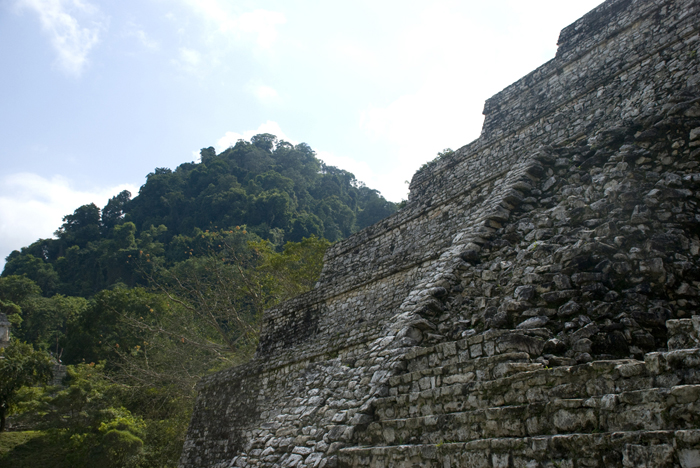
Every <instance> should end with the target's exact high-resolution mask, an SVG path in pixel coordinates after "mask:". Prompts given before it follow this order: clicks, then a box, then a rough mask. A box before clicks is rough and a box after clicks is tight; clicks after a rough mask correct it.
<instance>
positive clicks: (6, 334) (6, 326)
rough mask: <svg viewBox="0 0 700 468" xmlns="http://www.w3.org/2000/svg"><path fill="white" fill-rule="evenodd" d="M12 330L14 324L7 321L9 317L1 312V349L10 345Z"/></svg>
mask: <svg viewBox="0 0 700 468" xmlns="http://www.w3.org/2000/svg"><path fill="white" fill-rule="evenodd" d="M10 328H12V324H11V323H10V321H9V320H8V319H7V315H5V314H3V313H2V312H0V348H4V347H5V346H7V345H8V344H10Z"/></svg>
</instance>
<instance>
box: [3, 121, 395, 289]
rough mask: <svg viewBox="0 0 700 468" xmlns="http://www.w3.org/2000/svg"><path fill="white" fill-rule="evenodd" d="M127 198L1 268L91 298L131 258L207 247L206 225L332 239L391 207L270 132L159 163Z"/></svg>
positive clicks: (185, 254) (119, 276)
mask: <svg viewBox="0 0 700 468" xmlns="http://www.w3.org/2000/svg"><path fill="white" fill-rule="evenodd" d="M146 178H147V180H146V183H145V184H144V185H143V186H142V187H141V189H140V190H139V194H138V196H136V197H134V198H132V197H131V194H130V193H129V192H128V191H124V192H122V193H120V194H118V195H116V196H115V197H113V198H112V199H110V200H109V202H108V203H107V205H106V206H105V207H104V208H102V209H100V208H99V207H97V206H95V205H94V204H90V205H84V206H81V207H79V208H78V209H76V210H75V212H74V213H73V214H69V215H67V216H65V217H64V223H63V225H62V226H61V227H60V228H59V229H58V230H57V231H56V233H55V235H56V237H57V238H55V239H40V240H38V241H36V242H34V243H33V244H31V245H30V246H28V247H24V248H22V249H21V251H14V252H12V253H11V254H10V255H9V256H8V257H7V263H6V265H5V269H4V271H3V273H2V276H8V275H25V276H26V277H28V278H30V279H32V280H33V281H34V282H36V283H37V284H38V285H39V286H40V287H41V290H42V291H43V294H44V295H46V296H52V295H54V294H57V293H59V294H65V295H71V296H83V297H89V296H91V295H93V294H95V293H97V292H98V291H100V290H102V289H104V288H106V287H109V286H110V285H113V284H116V283H123V284H125V285H128V286H134V285H136V284H138V283H139V281H140V278H139V275H137V274H136V272H135V270H134V265H135V263H136V262H133V261H130V259H133V258H134V257H136V256H140V257H143V256H144V255H147V256H148V259H149V262H153V263H157V264H160V265H163V266H166V267H167V266H169V265H174V264H176V263H178V262H180V261H183V260H185V259H187V258H191V257H192V256H197V255H199V254H204V253H205V251H206V250H207V249H208V248H210V247H211V245H210V244H211V242H208V241H211V239H210V238H208V236H209V234H210V233H217V232H219V233H220V232H231V231H233V230H237V231H239V232H245V233H249V234H250V235H251V236H252V238H256V237H259V238H262V239H266V240H269V241H270V242H271V243H272V244H273V245H274V246H278V247H280V246H282V245H283V244H284V243H285V242H287V241H295V242H298V241H300V240H301V239H303V238H306V237H309V236H312V235H315V236H317V237H320V238H326V239H328V240H329V241H336V240H338V239H342V238H344V237H347V236H349V235H350V234H352V233H353V232H355V231H357V230H359V229H362V228H364V227H366V226H369V225H371V224H373V223H375V222H377V221H378V220H380V219H382V218H384V217H386V216H388V215H390V214H391V213H393V212H394V211H396V205H395V204H394V203H391V202H388V201H387V200H385V199H384V198H383V197H382V196H381V195H380V194H379V193H378V192H377V191H376V190H373V189H370V188H368V187H366V186H365V185H364V184H363V183H362V182H359V181H358V180H357V179H355V176H354V175H353V174H351V173H349V172H347V171H344V170H341V169H338V168H336V167H332V166H327V165H325V164H324V163H323V162H322V161H320V160H318V159H317V158H316V156H315V153H314V151H313V150H312V149H311V148H310V147H309V146H308V145H307V144H305V143H301V144H298V145H292V144H290V143H287V142H285V141H278V140H277V138H276V137H275V136H273V135H270V134H260V135H256V136H254V137H253V138H252V139H251V140H250V142H247V141H243V140H239V141H238V143H236V145H235V146H233V147H230V148H229V149H227V150H225V151H223V152H222V153H220V154H216V151H215V150H214V148H212V147H209V148H205V149H202V150H201V162H199V163H185V164H181V165H180V166H178V167H177V168H176V169H175V170H174V171H173V170H170V169H167V168H157V169H155V171H154V172H152V173H150V174H148V175H147V176H146Z"/></svg>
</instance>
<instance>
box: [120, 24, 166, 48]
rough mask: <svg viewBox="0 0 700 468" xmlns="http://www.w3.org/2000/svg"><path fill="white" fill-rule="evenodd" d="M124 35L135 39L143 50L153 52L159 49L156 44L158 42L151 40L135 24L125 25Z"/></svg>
mask: <svg viewBox="0 0 700 468" xmlns="http://www.w3.org/2000/svg"><path fill="white" fill-rule="evenodd" d="M124 35H125V36H126V37H134V38H136V39H137V40H138V41H139V42H140V43H141V45H142V46H143V47H144V48H145V49H148V50H150V51H151V52H155V51H157V50H159V49H160V44H159V43H158V41H156V40H155V39H153V38H151V37H150V36H149V35H148V34H147V33H146V31H144V30H143V29H141V28H140V27H139V26H138V25H137V24H134V23H132V22H129V24H128V25H127V30H126V32H125V33H124Z"/></svg>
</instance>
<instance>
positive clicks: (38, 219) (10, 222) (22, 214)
mask: <svg viewBox="0 0 700 468" xmlns="http://www.w3.org/2000/svg"><path fill="white" fill-rule="evenodd" d="M122 190H129V191H130V192H131V193H132V194H134V195H136V194H137V193H138V187H135V186H133V185H129V184H121V185H118V186H116V187H108V188H97V189H94V190H78V189H76V188H74V187H73V185H72V183H71V181H69V180H68V179H65V178H63V177H60V176H56V177H53V178H51V179H46V178H44V177H41V176H39V175H36V174H31V173H19V174H12V175H9V176H4V177H2V178H0V270H2V268H3V267H4V262H5V257H6V256H7V255H9V254H10V252H11V251H13V250H19V249H20V248H21V247H26V246H27V245H29V244H31V243H32V242H34V241H36V240H37V239H39V238H48V237H52V236H53V233H54V231H56V229H58V228H59V227H60V226H61V224H62V222H63V221H62V219H63V217H64V216H65V215H67V214H71V213H73V211H75V209H76V208H78V207H80V206H82V205H85V204H89V203H95V204H96V205H97V206H99V207H100V208H102V207H103V206H104V205H106V204H107V201H108V200H109V199H110V198H111V197H113V196H115V195H116V194H118V193H119V192H121V191H122Z"/></svg>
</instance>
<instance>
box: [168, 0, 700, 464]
mask: <svg viewBox="0 0 700 468" xmlns="http://www.w3.org/2000/svg"><path fill="white" fill-rule="evenodd" d="M699 25H700V1H698V0H677V1H672V0H634V1H633V0H608V1H606V2H605V3H603V4H601V5H600V6H599V7H597V8H596V9H595V10H593V11H592V12H591V13H589V14H588V15H586V16H584V17H583V18H581V19H580V20H578V21H577V22H575V23H574V24H572V25H571V26H569V27H567V28H566V29H564V30H563V31H562V33H561V36H560V39H559V50H558V52H557V56H556V57H555V58H554V59H553V60H552V61H550V62H548V63H546V64H545V65H543V66H542V67H540V68H538V69H537V70H535V71H533V72H532V73H530V74H529V75H527V76H526V77H524V78H522V79H521V80H520V81H518V82H516V83H514V84H513V85H511V86H509V87H508V88H506V89H505V90H503V91H502V92H500V93H498V94H497V95H496V96H494V97H492V98H491V99H489V100H488V101H487V102H486V105H485V108H484V114H485V115H486V119H485V122H484V128H483V132H482V135H481V137H480V138H479V139H478V140H476V141H474V142H472V143H470V144H469V145H466V146H465V147H463V148H460V149H459V150H457V151H455V153H454V154H452V155H451V156H449V157H445V158H442V159H440V160H439V161H436V162H435V163H431V164H429V165H428V167H426V168H425V169H423V170H421V171H420V172H418V173H417V174H416V175H415V176H414V178H413V180H412V182H411V194H410V197H409V202H408V204H407V206H406V207H405V208H404V209H402V210H401V211H399V212H398V213H396V214H394V215H392V216H391V217H389V218H387V219H385V220H383V221H381V222H380V223H378V224H376V225H374V226H372V227H370V228H367V229H365V230H363V231H361V232H359V233H357V234H355V235H354V236H352V237H350V238H348V239H347V240H345V241H342V242H339V243H337V244H335V245H333V246H332V247H331V249H330V250H329V251H328V253H327V255H326V259H325V265H324V270H323V273H322V275H321V279H320V281H319V283H318V285H317V287H316V289H314V290H313V291H312V292H309V293H307V294H304V295H302V296H300V297H297V298H295V299H293V300H291V301H289V302H287V303H284V304H282V305H280V306H278V307H276V308H274V309H272V310H269V311H266V314H265V323H264V327H263V332H262V336H261V339H260V345H259V347H258V350H257V353H256V357H255V358H254V359H253V360H252V361H251V362H249V363H248V364H245V365H243V366H240V367H237V368H234V369H230V370H228V371H224V372H221V373H218V374H215V375H213V376H211V377H208V378H206V379H204V380H203V381H202V383H201V384H200V386H199V397H198V400H197V403H196V407H195V412H194V415H193V417H192V422H191V424H190V428H189V431H188V435H187V440H186V442H185V446H184V449H183V454H182V458H181V462H180V466H181V467H183V468H190V467H213V466H217V467H218V466H221V467H223V466H259V467H272V466H296V467H304V466H314V467H335V466H342V467H354V466H372V467H389V466H392V467H393V466H422V467H433V466H435V467H438V466H439V467H446V466H453V467H456V466H470V467H481V466H483V467H489V468H492V467H497V466H498V467H500V466H503V467H520V466H522V467H525V466H533V467H535V466H537V467H554V466H566V467H572V468H573V467H577V468H578V467H598V466H599V467H627V466H635V467H636V466H654V467H662V466H683V467H686V466H687V467H690V466H698V463H700V462H699V460H700V455H699V454H700V429H698V428H700V403H699V400H700V390H699V389H700V349H699V348H698V346H699V345H700V338H699V337H698V332H699V331H700V318H698V317H699V315H698V313H697V311H698V305H699V304H700V303H699V302H698V301H700V207H699V203H700V137H698V129H699V128H700V106H699V105H698V102H700V68H699V61H698V52H699V50H698V49H699V48H700V26H699Z"/></svg>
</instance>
